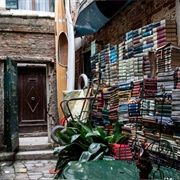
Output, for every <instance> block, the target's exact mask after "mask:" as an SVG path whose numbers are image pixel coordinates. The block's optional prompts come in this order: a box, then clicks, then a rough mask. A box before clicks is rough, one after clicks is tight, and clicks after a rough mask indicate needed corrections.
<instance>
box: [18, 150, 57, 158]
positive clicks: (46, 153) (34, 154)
mask: <svg viewBox="0 0 180 180" xmlns="http://www.w3.org/2000/svg"><path fill="white" fill-rule="evenodd" d="M53 152H54V151H53V150H40V151H22V152H18V153H17V154H15V160H41V159H43V160H46V159H58V156H57V155H53Z"/></svg>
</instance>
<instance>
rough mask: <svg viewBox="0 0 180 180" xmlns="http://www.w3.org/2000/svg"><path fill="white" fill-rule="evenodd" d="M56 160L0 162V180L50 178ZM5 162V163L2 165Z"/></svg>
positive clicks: (38, 179) (51, 177)
mask: <svg viewBox="0 0 180 180" xmlns="http://www.w3.org/2000/svg"><path fill="white" fill-rule="evenodd" d="M56 162H57V160H21V161H20V160H17V161H15V162H13V161H5V162H0V180H50V179H53V177H54V174H50V173H49V170H51V169H54V168H55V166H56ZM4 164H5V165H4Z"/></svg>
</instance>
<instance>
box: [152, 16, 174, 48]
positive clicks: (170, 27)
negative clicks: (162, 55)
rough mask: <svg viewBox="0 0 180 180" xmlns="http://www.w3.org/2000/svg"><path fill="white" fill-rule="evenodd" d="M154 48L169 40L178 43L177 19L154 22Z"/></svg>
mask: <svg viewBox="0 0 180 180" xmlns="http://www.w3.org/2000/svg"><path fill="white" fill-rule="evenodd" d="M153 40H154V49H157V48H160V47H162V46H164V45H166V44H167V43H168V42H171V43H173V44H177V25H176V21H175V20H162V21H160V22H156V23H154V24H153Z"/></svg>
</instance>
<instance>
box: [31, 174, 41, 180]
mask: <svg viewBox="0 0 180 180" xmlns="http://www.w3.org/2000/svg"><path fill="white" fill-rule="evenodd" d="M41 177H43V176H42V175H41V174H39V175H33V176H29V179H32V180H37V179H39V178H41Z"/></svg>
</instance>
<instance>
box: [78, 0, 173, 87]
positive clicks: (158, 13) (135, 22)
mask: <svg viewBox="0 0 180 180" xmlns="http://www.w3.org/2000/svg"><path fill="white" fill-rule="evenodd" d="M175 3H176V0H158V1H155V0H138V1H137V0H136V1H133V2H131V4H129V5H128V6H127V7H126V8H125V9H124V10H123V11H121V12H119V13H118V14H117V15H116V16H115V17H114V18H113V19H112V20H111V21H109V22H108V23H107V24H106V25H105V26H104V27H103V28H102V29H101V30H99V31H98V32H97V33H95V34H94V35H89V36H86V38H85V44H84V48H87V47H89V46H90V44H91V42H92V41H93V40H95V39H96V40H103V43H104V45H106V44H108V43H111V44H112V45H115V44H118V43H120V42H122V40H123V35H124V34H125V33H127V32H129V31H131V30H135V29H137V28H140V27H142V26H144V25H147V24H150V23H152V22H158V21H160V20H162V19H175V18H176V17H175V8H176V7H175ZM80 53H81V49H79V50H78V51H77V52H76V61H77V62H78V61H80V59H79V57H80V56H79V54H80ZM79 72H80V66H78V63H76V75H77V76H79V75H80V74H78V73H79ZM80 73H81V72H80ZM76 84H77V81H76Z"/></svg>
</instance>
